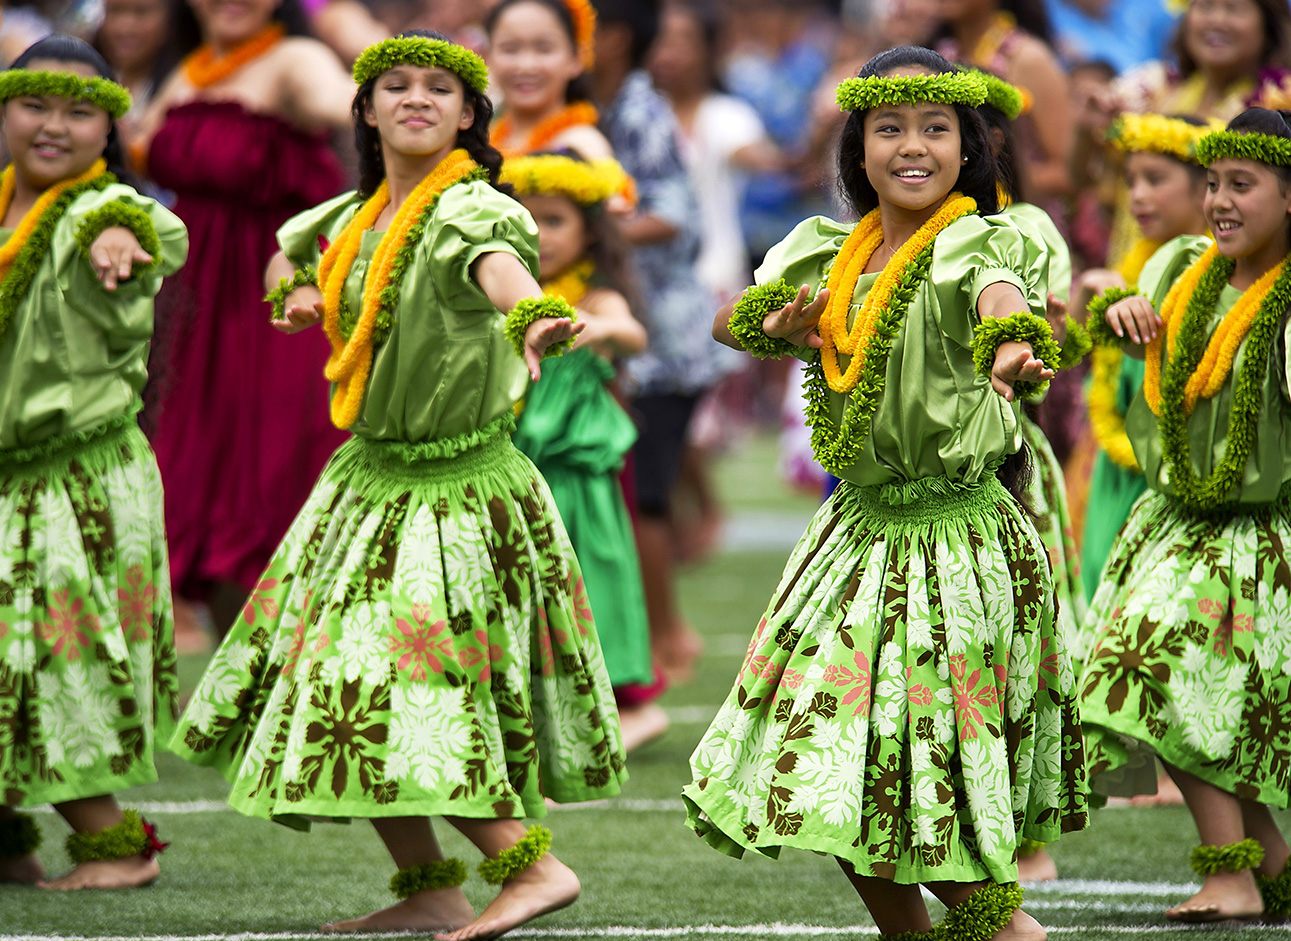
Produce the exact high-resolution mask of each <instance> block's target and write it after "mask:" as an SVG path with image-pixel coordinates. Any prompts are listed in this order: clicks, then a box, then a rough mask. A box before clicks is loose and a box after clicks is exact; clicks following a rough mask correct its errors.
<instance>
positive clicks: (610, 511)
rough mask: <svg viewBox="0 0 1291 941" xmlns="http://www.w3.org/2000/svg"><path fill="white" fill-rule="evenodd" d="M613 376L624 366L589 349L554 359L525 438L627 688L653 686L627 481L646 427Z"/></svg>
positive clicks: (522, 431)
mask: <svg viewBox="0 0 1291 941" xmlns="http://www.w3.org/2000/svg"><path fill="white" fill-rule="evenodd" d="M612 381H614V366H613V365H612V364H611V363H610V362H609V361H608V360H607V359H605V357H603V356H598V355H597V354H596V353H595V352H593V351H592V350H591V349H589V348H587V347H583V348H581V349H577V350H574V351H573V352H571V353H566V354H565V355H564V356H562V357H560V358H559V359H550V360H548V361H547V362H546V363H544V364H543V367H542V379H541V380H539V381H538V382H537V383H536V384H535V385H533V386H532V387H531V388H530V390H529V394H528V396H527V397H526V399H525V405H524V411H523V412H522V413H521V415H520V422H519V426H518V427H517V428H516V433H515V444H516V447H517V448H519V449H520V450H521V451H523V452H524V453H525V454H526V455H528V456H529V459H530V460H532V461H533V462H534V464H535V465H536V466H537V468H538V470H539V471H540V472H541V473H542V476H543V478H544V479H545V480H546V481H547V486H548V487H550V488H551V494H552V496H553V497H554V498H555V500H556V509H558V510H559V511H560V518H561V520H563V521H564V523H565V529H566V530H568V532H569V538H570V540H571V541H572V542H573V544H574V551H575V553H577V555H578V564H579V565H580V566H581V567H582V570H583V581H584V582H585V583H586V585H587V597H588V600H589V601H591V604H592V614H593V616H594V617H595V618H596V630H597V634H598V636H599V637H600V639H601V647H602V649H603V651H604V653H605V667H606V669H607V670H608V671H609V674H610V683H612V684H613V685H614V687H615V688H616V689H617V688H618V687H620V686H626V685H628V684H631V683H638V684H642V685H645V684H649V683H650V682H652V681H653V679H654V669H653V665H652V661H651V659H650V623H649V621H647V619H646V608H645V589H644V588H643V587H642V585H641V563H640V561H639V560H638V558H637V547H636V540H635V538H634V537H633V535H632V520H631V519H630V518H629V517H628V507H627V503H626V502H625V501H624V499H623V491H622V490H621V489H620V487H619V480H618V473H619V471H620V470H621V469H622V467H623V457H624V455H626V454H627V453H628V451H629V449H631V447H632V445H633V444H634V443H635V442H636V440H637V429H636V426H635V425H633V424H632V419H630V418H629V417H628V416H627V413H626V412H624V411H623V408H622V406H620V405H619V403H618V402H616V401H615V400H614V396H613V395H611V394H610V390H609V388H608V385H607V384H608V383H610V382H612Z"/></svg>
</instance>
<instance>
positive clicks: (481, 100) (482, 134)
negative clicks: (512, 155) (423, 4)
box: [350, 29, 511, 199]
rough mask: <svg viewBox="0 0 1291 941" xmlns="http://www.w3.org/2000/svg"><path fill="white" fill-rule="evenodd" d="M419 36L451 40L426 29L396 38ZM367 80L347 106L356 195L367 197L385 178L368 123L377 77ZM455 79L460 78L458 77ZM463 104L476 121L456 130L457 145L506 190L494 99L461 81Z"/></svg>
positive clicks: (375, 136)
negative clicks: (493, 132) (493, 125)
mask: <svg viewBox="0 0 1291 941" xmlns="http://www.w3.org/2000/svg"><path fill="white" fill-rule="evenodd" d="M408 36H420V37H422V38H423V39H438V40H441V41H443V42H451V40H450V39H449V38H448V37H447V36H444V35H443V34H442V33H437V32H435V31H434V30H429V29H410V30H407V31H405V32H402V33H400V34H399V38H403V37H408ZM379 77H380V76H375V77H373V78H370V79H368V80H367V81H366V82H364V83H363V84H362V85H360V86H359V90H358V92H357V93H355V95H354V102H353V104H351V105H350V117H351V119H352V120H353V122H354V146H355V148H356V149H357V150H358V152H359V195H360V196H362V197H363V198H364V199H367V198H368V197H369V196H371V195H372V194H373V193H375V192H376V190H377V187H378V186H380V185H381V181H382V180H384V179H385V176H386V168H385V162H384V161H383V160H382V159H381V135H380V133H379V132H378V131H377V129H376V128H374V127H372V126H371V125H369V124H368V122H367V110H368V105H370V104H371V103H372V91H373V89H374V88H375V87H376V82H377V78H379ZM458 81H461V79H460V78H459V79H458ZM462 88H463V91H464V92H465V96H466V103H467V104H468V105H471V106H472V107H473V108H474V109H475V121H474V123H472V124H471V126H470V127H468V128H467V129H466V130H464V131H458V132H457V146H458V147H461V148H462V149H464V150H465V151H466V152H467V153H468V154H470V155H471V159H472V160H474V161H475V162H476V163H478V164H479V165H480V166H482V167H483V168H484V169H485V170H487V171H488V173H489V182H490V183H491V184H493V186H494V187H495V188H496V189H499V190H501V191H502V192H504V193H509V192H510V190H511V187H510V186H503V185H501V184H499V183H498V172H499V171H500V170H501V169H502V154H501V153H499V152H498V149H497V148H496V147H494V146H493V145H492V144H490V143H489V122H490V121H492V120H493V102H492V101H490V100H489V96H488V95H486V94H484V92H482V91H476V90H475V89H474V88H472V87H471V86H470V85H468V84H467V83H466V82H462Z"/></svg>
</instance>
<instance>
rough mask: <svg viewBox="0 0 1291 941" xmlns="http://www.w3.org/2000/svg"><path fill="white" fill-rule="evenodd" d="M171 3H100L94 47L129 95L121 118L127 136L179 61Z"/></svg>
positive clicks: (115, 0)
mask: <svg viewBox="0 0 1291 941" xmlns="http://www.w3.org/2000/svg"><path fill="white" fill-rule="evenodd" d="M170 11H171V0H104V2H103V23H102V24H101V25H100V26H99V31H98V34H97V35H96V36H95V38H94V45H95V47H96V48H97V49H98V50H99V52H101V53H103V58H105V59H107V61H108V65H110V66H112V70H113V71H114V72H115V73H116V76H117V81H119V82H120V83H121V84H122V85H124V86H125V87H126V88H127V89H128V90H129V92H130V97H131V98H132V99H133V101H134V104H133V107H132V108H131V109H130V111H129V113H128V114H127V115H126V116H125V117H124V118H122V119H121V129H122V133H124V134H125V135H126V136H127V137H130V136H132V134H133V125H134V123H135V122H136V121H137V120H138V119H139V116H140V115H141V114H143V112H144V111H145V110H146V109H147V107H148V104H149V102H151V101H152V98H153V95H155V94H156V93H157V92H158V91H159V90H160V89H161V85H162V83H163V82H164V81H165V80H166V76H167V75H169V74H170V72H171V70H172V69H174V67H175V64H176V63H177V62H178V61H179V56H178V54H177V52H176V48H175V42H174V41H173V38H172V30H171V24H170Z"/></svg>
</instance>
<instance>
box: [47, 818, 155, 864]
mask: <svg viewBox="0 0 1291 941" xmlns="http://www.w3.org/2000/svg"><path fill="white" fill-rule="evenodd" d="M124 817H125V819H123V820H122V821H121V822H120V823H118V824H117V825H116V826H114V827H108V828H107V829H106V830H102V831H100V832H98V833H72V834H69V835H68V837H67V844H66V846H67V856H68V858H69V859H71V861H72V862H74V863H76V864H77V865H80V864H81V863H89V862H99V861H106V860H113V859H125V858H126V857H127V856H143V857H144V859H152V858H153V857H154V856H156V855H157V854H158V853H160V852H162V851H163V850H165V849H166V847H168V846H169V845H170V844H169V843H163V842H161V841H160V840H159V839H157V828H156V827H155V826H153V825H152V824H151V823H149V822H148V821H146V820H144V819H143V818H142V817H140V816H139V815H138V814H137V813H135V811H133V810H127V811H126V812H125V814H124Z"/></svg>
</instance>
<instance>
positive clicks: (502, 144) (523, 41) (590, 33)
mask: <svg viewBox="0 0 1291 941" xmlns="http://www.w3.org/2000/svg"><path fill="white" fill-rule="evenodd" d="M485 29H486V30H487V31H488V34H489V66H490V68H491V70H492V75H493V80H494V81H495V82H496V84H497V87H498V90H499V92H500V93H501V97H502V100H503V102H504V104H505V112H504V114H503V115H502V117H501V118H500V119H499V120H498V122H497V123H496V124H495V125H494V126H493V130H492V132H491V135H490V136H491V138H492V141H493V146H495V147H497V148H498V150H500V151H501V152H502V153H503V154H504V155H506V156H507V157H518V156H521V155H523V154H530V153H534V152H535V151H540V150H542V151H553V150H573V151H576V152H578V153H579V154H581V155H582V156H583V157H584V158H586V159H588V160H601V159H605V158H608V157H613V156H614V151H613V150H612V149H611V148H610V143H609V141H607V140H606V139H605V135H604V134H602V133H601V132H600V131H599V130H598V129H597V127H596V121H597V118H598V115H597V112H596V107H595V106H594V105H593V104H592V101H591V85H590V79H589V78H588V76H587V70H588V69H590V68H591V66H592V62H593V59H594V56H595V45H594V39H593V37H594V35H595V32H596V11H595V10H593V9H592V5H591V4H590V3H589V2H588V0H502V2H501V3H499V4H498V5H497V6H495V7H494V8H493V9H492V10H491V11H490V12H489V15H488V19H487V20H486V21H485Z"/></svg>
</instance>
